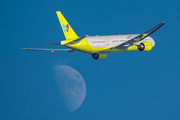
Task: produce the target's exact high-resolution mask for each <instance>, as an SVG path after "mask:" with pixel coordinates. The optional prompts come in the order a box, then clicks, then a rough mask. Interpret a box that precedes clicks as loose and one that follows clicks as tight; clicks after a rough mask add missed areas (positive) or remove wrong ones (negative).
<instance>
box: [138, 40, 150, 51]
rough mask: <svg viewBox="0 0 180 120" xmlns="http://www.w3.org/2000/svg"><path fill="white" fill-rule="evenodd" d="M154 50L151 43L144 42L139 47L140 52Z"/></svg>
mask: <svg viewBox="0 0 180 120" xmlns="http://www.w3.org/2000/svg"><path fill="white" fill-rule="evenodd" d="M151 49H152V45H151V43H150V42H147V41H144V42H142V43H141V44H140V45H138V50H139V51H150V50H151Z"/></svg>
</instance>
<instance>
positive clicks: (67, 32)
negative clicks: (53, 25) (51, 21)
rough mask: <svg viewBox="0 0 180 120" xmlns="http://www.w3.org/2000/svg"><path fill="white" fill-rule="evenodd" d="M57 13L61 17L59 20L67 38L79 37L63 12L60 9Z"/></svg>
mask: <svg viewBox="0 0 180 120" xmlns="http://www.w3.org/2000/svg"><path fill="white" fill-rule="evenodd" d="M56 14H57V16H58V19H59V22H60V24H61V28H62V30H63V33H64V36H65V38H66V39H72V38H75V37H78V36H77V35H76V33H75V32H74V30H73V29H72V28H71V26H70V25H69V23H68V22H67V21H66V19H65V18H64V16H63V15H62V13H61V12H60V11H56Z"/></svg>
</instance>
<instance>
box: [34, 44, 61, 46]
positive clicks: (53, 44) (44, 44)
mask: <svg viewBox="0 0 180 120" xmlns="http://www.w3.org/2000/svg"><path fill="white" fill-rule="evenodd" d="M49 45H61V44H36V45H35V46H49Z"/></svg>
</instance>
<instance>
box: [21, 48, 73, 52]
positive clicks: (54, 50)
mask: <svg viewBox="0 0 180 120" xmlns="http://www.w3.org/2000/svg"><path fill="white" fill-rule="evenodd" d="M21 49H24V50H35V51H51V52H57V51H67V52H73V51H74V50H73V49H39V48H21Z"/></svg>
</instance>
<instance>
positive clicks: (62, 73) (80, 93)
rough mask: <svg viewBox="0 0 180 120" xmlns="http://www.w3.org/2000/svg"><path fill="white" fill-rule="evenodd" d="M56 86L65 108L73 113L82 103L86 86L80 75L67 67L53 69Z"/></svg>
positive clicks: (60, 66) (59, 66)
mask: <svg viewBox="0 0 180 120" xmlns="http://www.w3.org/2000/svg"><path fill="white" fill-rule="evenodd" d="M53 71H54V74H55V78H56V81H57V84H58V86H59V89H60V94H61V97H62V98H63V101H64V104H65V106H66V108H67V109H68V110H69V111H70V112H73V111H75V110H76V109H78V108H79V107H80V106H81V104H82V103H83V101H84V99H85V96H86V84H85V81H84V79H83V77H82V76H81V74H80V73H79V72H78V71H77V70H75V69H74V68H72V67H70V66H68V65H57V66H55V67H54V68H53Z"/></svg>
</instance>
